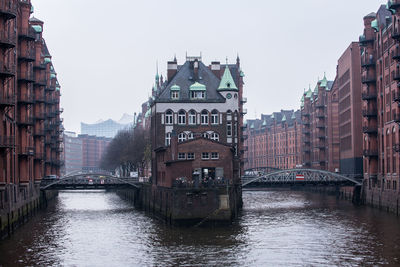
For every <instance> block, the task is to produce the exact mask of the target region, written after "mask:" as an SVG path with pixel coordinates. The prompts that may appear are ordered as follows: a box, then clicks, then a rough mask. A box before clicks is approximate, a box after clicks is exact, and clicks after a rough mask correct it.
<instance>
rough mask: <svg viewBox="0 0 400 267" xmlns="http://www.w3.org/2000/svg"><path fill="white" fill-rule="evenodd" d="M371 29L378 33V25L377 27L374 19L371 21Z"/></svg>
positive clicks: (376, 21)
mask: <svg viewBox="0 0 400 267" xmlns="http://www.w3.org/2000/svg"><path fill="white" fill-rule="evenodd" d="M371 27H372V28H374V29H375V31H379V25H378V20H377V19H374V20H373V21H371Z"/></svg>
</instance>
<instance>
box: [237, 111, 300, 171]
mask: <svg viewBox="0 0 400 267" xmlns="http://www.w3.org/2000/svg"><path fill="white" fill-rule="evenodd" d="M245 129H246V130H245V132H244V136H245V139H246V141H245V147H246V146H247V149H246V151H245V155H244V162H245V163H244V169H245V170H247V169H252V168H265V167H267V168H270V170H273V169H292V168H295V167H296V166H298V165H301V164H302V156H301V152H302V150H301V148H302V140H301V133H302V126H301V114H300V111H294V110H281V111H280V112H274V113H273V114H271V115H264V114H262V115H261V119H256V120H247V124H246V127H245Z"/></svg>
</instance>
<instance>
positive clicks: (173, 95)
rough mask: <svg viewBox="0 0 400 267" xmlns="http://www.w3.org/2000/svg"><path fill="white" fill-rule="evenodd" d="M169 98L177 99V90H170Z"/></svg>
mask: <svg viewBox="0 0 400 267" xmlns="http://www.w3.org/2000/svg"><path fill="white" fill-rule="evenodd" d="M171 99H174V100H177V99H179V91H172V92H171Z"/></svg>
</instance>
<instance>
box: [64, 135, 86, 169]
mask: <svg viewBox="0 0 400 267" xmlns="http://www.w3.org/2000/svg"><path fill="white" fill-rule="evenodd" d="M82 164H83V155H82V140H81V139H80V138H78V137H77V135H76V133H74V132H68V131H65V132H64V174H69V173H72V172H79V171H82V166H83V165H82Z"/></svg>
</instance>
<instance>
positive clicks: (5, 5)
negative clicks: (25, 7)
mask: <svg viewBox="0 0 400 267" xmlns="http://www.w3.org/2000/svg"><path fill="white" fill-rule="evenodd" d="M17 7H18V3H17V2H16V1H12V0H3V1H0V16H2V17H5V18H6V19H14V18H15V17H16V16H17V10H18V9H17Z"/></svg>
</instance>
